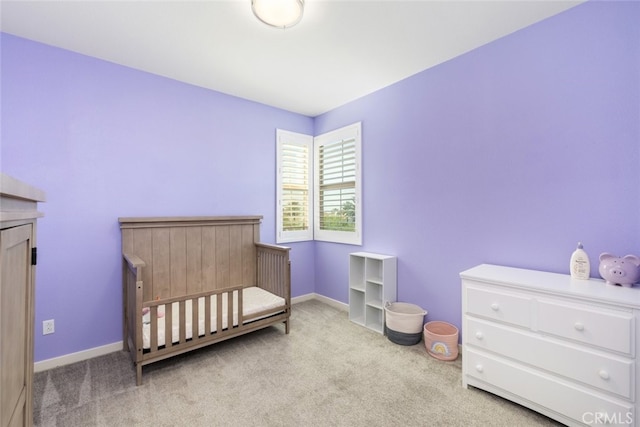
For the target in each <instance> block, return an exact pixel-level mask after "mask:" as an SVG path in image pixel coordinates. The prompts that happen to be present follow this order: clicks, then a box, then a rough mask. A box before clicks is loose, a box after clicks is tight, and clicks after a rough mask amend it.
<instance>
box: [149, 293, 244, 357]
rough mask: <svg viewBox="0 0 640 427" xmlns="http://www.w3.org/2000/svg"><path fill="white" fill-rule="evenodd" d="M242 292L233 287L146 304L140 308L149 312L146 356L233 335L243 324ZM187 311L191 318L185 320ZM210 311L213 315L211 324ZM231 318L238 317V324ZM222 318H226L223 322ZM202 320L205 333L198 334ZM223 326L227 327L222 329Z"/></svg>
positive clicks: (153, 355) (155, 355) (154, 355)
mask: <svg viewBox="0 0 640 427" xmlns="http://www.w3.org/2000/svg"><path fill="white" fill-rule="evenodd" d="M242 289H243V286H232V287H228V288H224V289H218V290H213V291H207V292H200V293H197V294H192V295H188V296H180V297H172V298H163V299H157V300H153V301H145V302H144V303H143V304H142V306H143V308H144V309H145V310H149V313H148V316H149V320H148V322H149V326H150V331H149V338H150V342H149V350H150V351H151V353H150V354H148V355H147V356H145V357H157V356H158V355H162V354H164V353H171V352H175V351H176V350H179V349H182V348H188V347H193V346H198V345H199V344H200V343H201V342H206V341H209V340H210V336H211V335H213V334H215V335H216V336H217V337H221V336H225V335H229V334H233V333H234V331H235V330H236V329H238V328H239V327H241V326H242V324H243V323H244V321H245V319H244V316H243V311H244V309H243V298H242ZM212 296H216V298H214V301H215V303H212V298H211V297H212ZM234 296H235V299H236V300H235V301H234ZM223 300H225V301H224V304H225V305H226V307H227V309H226V310H224V309H223ZM200 301H202V303H203V308H202V310H203V313H200V309H201V308H200V304H199V302H200ZM213 305H215V307H214V306H213ZM187 306H189V310H187ZM174 308H175V309H174ZM161 310H162V311H163V312H162V315H161V314H160V313H161ZM188 311H191V318H190V319H188V318H187V313H188ZM212 312H213V313H215V314H216V315H215V317H214V319H213V322H214V323H213V324H212V316H211V313H212ZM234 313H235V314H234ZM234 315H235V316H237V321H234ZM223 316H226V318H224V319H223ZM201 318H203V319H204V325H203V326H204V331H200V328H199V321H200V320H199V319H201ZM223 322H224V323H223ZM159 323H163V324H164V345H163V346H162V347H161V346H160V343H159V342H158V324H159ZM176 323H177V325H178V336H177V337H176V336H174V335H173V325H175V324H176ZM188 324H190V325H191V330H190V331H189V334H188V335H189V338H187V325H188ZM225 324H226V326H224V325H225ZM176 338H177V339H176ZM141 345H142V344H141Z"/></svg>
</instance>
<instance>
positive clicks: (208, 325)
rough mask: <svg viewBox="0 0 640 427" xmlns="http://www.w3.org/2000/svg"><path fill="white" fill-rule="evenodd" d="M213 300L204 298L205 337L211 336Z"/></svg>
mask: <svg viewBox="0 0 640 427" xmlns="http://www.w3.org/2000/svg"><path fill="white" fill-rule="evenodd" d="M211 298H212V297H205V298H204V336H205V337H206V336H208V335H209V334H211Z"/></svg>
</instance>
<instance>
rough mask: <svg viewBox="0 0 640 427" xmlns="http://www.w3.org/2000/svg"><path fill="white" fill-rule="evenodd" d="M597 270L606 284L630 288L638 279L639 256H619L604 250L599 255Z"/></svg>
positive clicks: (639, 276)
mask: <svg viewBox="0 0 640 427" xmlns="http://www.w3.org/2000/svg"><path fill="white" fill-rule="evenodd" d="M598 272H599V273H600V276H602V278H603V279H604V280H605V282H606V284H607V285H622V286H624V287H625V288H630V287H631V286H633V284H634V283H637V282H638V281H639V280H640V258H638V257H637V256H635V255H627V256H625V257H624V258H619V257H617V256H615V255H611V254H608V253H606V252H605V253H603V254H602V255H600V267H599V268H598Z"/></svg>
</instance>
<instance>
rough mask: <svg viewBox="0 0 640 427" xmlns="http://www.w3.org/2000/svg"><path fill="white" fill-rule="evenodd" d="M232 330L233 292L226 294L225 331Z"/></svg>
mask: <svg viewBox="0 0 640 427" xmlns="http://www.w3.org/2000/svg"><path fill="white" fill-rule="evenodd" d="M232 328H233V292H227V329H228V330H231V329H232Z"/></svg>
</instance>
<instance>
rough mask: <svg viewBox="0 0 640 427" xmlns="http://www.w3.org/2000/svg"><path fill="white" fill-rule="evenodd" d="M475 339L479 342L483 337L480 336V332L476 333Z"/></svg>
mask: <svg viewBox="0 0 640 427" xmlns="http://www.w3.org/2000/svg"><path fill="white" fill-rule="evenodd" d="M476 338H477V339H479V340H481V339H482V338H484V335H482V332H480V331H478V332H476Z"/></svg>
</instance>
